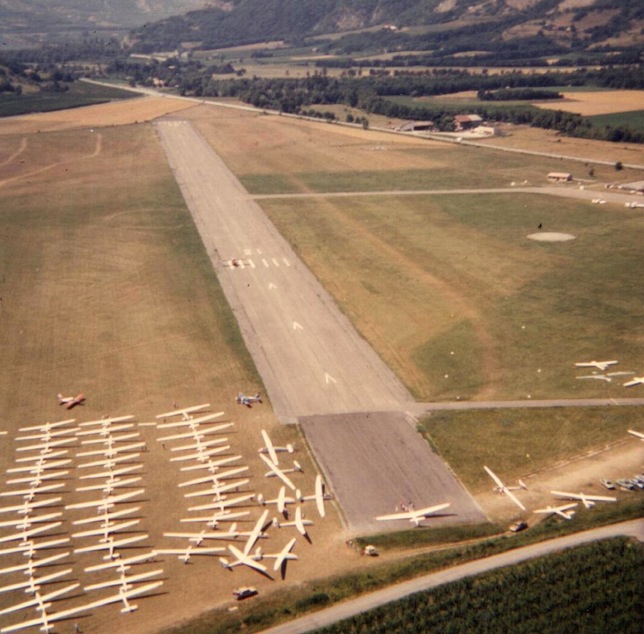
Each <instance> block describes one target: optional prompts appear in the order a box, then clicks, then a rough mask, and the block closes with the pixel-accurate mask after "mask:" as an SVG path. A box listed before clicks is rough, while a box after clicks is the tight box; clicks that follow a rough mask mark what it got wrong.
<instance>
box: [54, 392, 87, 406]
mask: <svg viewBox="0 0 644 634" xmlns="http://www.w3.org/2000/svg"><path fill="white" fill-rule="evenodd" d="M58 404H59V405H64V406H65V407H66V408H67V409H73V408H74V407H76V405H84V404H85V397H84V396H83V395H82V394H78V395H77V396H63V395H62V394H59V395H58Z"/></svg>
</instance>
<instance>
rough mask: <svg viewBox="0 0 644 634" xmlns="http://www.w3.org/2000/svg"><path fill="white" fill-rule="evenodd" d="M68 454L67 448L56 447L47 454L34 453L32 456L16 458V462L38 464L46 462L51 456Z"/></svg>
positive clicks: (56, 456)
mask: <svg viewBox="0 0 644 634" xmlns="http://www.w3.org/2000/svg"><path fill="white" fill-rule="evenodd" d="M67 454H69V449H57V450H56V451H50V452H48V453H47V454H35V455H33V456H23V457H22V458H16V462H33V463H36V464H40V463H43V462H47V461H48V460H51V459H52V458H59V457H60V456H66V455H67Z"/></svg>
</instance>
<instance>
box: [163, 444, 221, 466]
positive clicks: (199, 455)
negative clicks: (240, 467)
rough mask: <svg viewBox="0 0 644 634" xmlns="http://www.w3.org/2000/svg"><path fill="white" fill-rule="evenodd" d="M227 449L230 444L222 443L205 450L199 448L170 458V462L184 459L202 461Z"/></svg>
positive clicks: (183, 460)
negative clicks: (219, 445) (220, 445)
mask: <svg viewBox="0 0 644 634" xmlns="http://www.w3.org/2000/svg"><path fill="white" fill-rule="evenodd" d="M229 449H230V445H223V446H222V447H215V448H213V449H206V450H204V449H199V451H195V452H194V453H190V454H185V455H183V456H175V457H174V458H170V462H185V461H186V460H196V461H197V462H200V463H204V462H206V461H207V460H208V459H209V458H210V457H211V456H217V455H219V454H221V453H224V452H225V451H228V450H229Z"/></svg>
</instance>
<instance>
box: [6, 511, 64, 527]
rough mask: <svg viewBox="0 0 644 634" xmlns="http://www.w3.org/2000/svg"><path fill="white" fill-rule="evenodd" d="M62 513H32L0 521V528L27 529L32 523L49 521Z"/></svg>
mask: <svg viewBox="0 0 644 634" xmlns="http://www.w3.org/2000/svg"><path fill="white" fill-rule="evenodd" d="M61 515H62V513H61V512H57V513H46V514H45V515H30V516H29V517H16V518H15V519H12V520H8V521H5V522H0V528H15V529H18V530H27V529H28V528H29V527H30V526H31V525H32V524H39V523H40V522H48V521H49V520H52V519H55V518H57V517H60V516H61Z"/></svg>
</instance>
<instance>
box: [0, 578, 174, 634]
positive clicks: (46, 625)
mask: <svg viewBox="0 0 644 634" xmlns="http://www.w3.org/2000/svg"><path fill="white" fill-rule="evenodd" d="M162 584H163V581H155V582H154V583H149V584H147V585H145V586H139V587H138V588H132V589H131V590H127V591H123V590H121V591H120V592H119V593H118V594H115V595H112V596H109V597H106V598H104V599H99V600H98V601H93V602H92V603H88V604H87V605H82V606H78V607H75V608H71V609H69V610H63V611H62V612H47V611H45V610H42V611H40V616H39V617H38V618H35V619H31V620H29V621H21V622H20V623H16V624H14V625H8V626H5V627H3V628H2V629H0V632H2V633H3V634H4V633H5V632H7V633H8V632H17V631H19V630H24V629H27V628H30V627H36V626H40V630H41V632H45V633H48V632H50V631H51V630H53V629H54V627H55V626H54V623H55V622H56V621H61V620H66V619H69V617H71V616H74V615H75V614H80V613H82V612H87V611H89V610H93V609H94V608H99V607H102V606H104V605H109V604H111V603H118V602H119V601H122V602H123V604H124V606H125V607H124V608H123V609H121V612H132V611H134V610H136V609H137V606H136V605H132V604H130V603H129V601H128V599H132V598H134V597H138V596H141V595H142V594H145V593H146V592H149V591H151V590H154V589H156V588H158V587H159V586H161V585H162Z"/></svg>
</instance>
